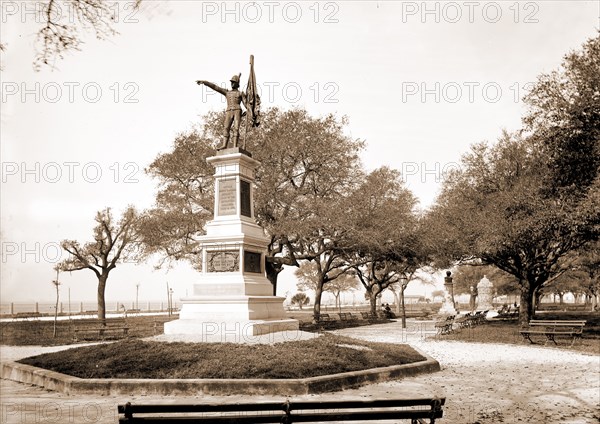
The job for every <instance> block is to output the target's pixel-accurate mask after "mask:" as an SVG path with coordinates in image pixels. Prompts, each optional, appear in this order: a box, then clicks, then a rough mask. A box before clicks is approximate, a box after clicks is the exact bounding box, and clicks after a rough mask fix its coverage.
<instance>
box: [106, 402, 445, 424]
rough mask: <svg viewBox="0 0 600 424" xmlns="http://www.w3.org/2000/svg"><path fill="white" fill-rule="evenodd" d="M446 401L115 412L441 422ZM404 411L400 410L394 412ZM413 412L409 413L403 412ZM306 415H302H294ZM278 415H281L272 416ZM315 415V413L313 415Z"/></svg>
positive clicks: (122, 408) (124, 409)
mask: <svg viewBox="0 0 600 424" xmlns="http://www.w3.org/2000/svg"><path fill="white" fill-rule="evenodd" d="M445 402H446V398H422V399H384V400H370V401H298V402H290V401H286V402H264V403H259V402H256V403H228V404H223V403H206V404H163V405H156V404H150V405H132V404H131V403H127V404H126V405H119V406H118V407H117V410H118V412H119V414H123V415H124V418H120V419H119V422H120V423H126V422H128V419H131V418H133V414H179V413H205V412H213V413H214V412H223V413H224V412H227V413H231V412H239V413H240V414H236V415H234V416H231V415H230V416H227V417H222V418H216V417H189V419H190V421H192V420H194V421H212V422H227V420H229V421H230V422H240V423H241V422H248V423H252V422H274V423H280V422H285V421H282V416H288V417H289V418H290V421H289V422H293V418H294V416H304V417H310V418H311V420H310V421H306V420H305V419H303V420H302V421H303V422H317V421H333V420H334V418H335V420H354V421H355V420H361V421H371V420H373V419H380V420H383V419H393V418H396V419H407V418H441V417H442V415H443V411H442V406H443V405H444V404H445ZM363 408H365V409H366V408H369V410H368V411H357V409H363ZM397 408H404V409H397ZM406 408H413V409H406ZM306 410H308V411H310V412H309V413H304V414H303V413H302V412H298V411H306ZM274 411H280V412H281V415H279V414H274V413H273V412H274ZM317 411H318V412H317ZM248 412H254V413H257V412H269V414H266V415H260V417H261V420H260V421H258V420H257V417H258V416H257V415H251V414H247V415H246V414H244V413H248Z"/></svg>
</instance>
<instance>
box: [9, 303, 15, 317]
mask: <svg viewBox="0 0 600 424" xmlns="http://www.w3.org/2000/svg"><path fill="white" fill-rule="evenodd" d="M10 314H11V315H14V314H15V304H14V303H13V302H10Z"/></svg>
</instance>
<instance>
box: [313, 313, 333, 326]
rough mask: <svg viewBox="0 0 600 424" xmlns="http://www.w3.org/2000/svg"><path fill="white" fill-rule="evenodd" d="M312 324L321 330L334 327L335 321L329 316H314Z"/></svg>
mask: <svg viewBox="0 0 600 424" xmlns="http://www.w3.org/2000/svg"><path fill="white" fill-rule="evenodd" d="M314 322H315V323H316V324H317V325H319V326H321V327H323V328H331V327H334V326H335V325H336V323H337V320H336V319H335V318H334V317H332V316H331V315H329V314H315V315H314Z"/></svg>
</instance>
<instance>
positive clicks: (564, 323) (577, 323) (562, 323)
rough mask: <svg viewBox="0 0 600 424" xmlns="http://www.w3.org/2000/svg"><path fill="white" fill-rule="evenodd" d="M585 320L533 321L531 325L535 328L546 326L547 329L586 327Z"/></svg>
mask: <svg viewBox="0 0 600 424" xmlns="http://www.w3.org/2000/svg"><path fill="white" fill-rule="evenodd" d="M585 323H586V321H585V320H557V321H552V320H531V321H529V325H530V326H532V327H535V326H546V327H583V326H584V325H585Z"/></svg>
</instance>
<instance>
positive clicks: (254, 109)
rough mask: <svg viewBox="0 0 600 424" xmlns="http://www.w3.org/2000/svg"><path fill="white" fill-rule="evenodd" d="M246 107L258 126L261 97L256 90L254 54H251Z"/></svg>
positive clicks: (253, 121)
mask: <svg viewBox="0 0 600 424" xmlns="http://www.w3.org/2000/svg"><path fill="white" fill-rule="evenodd" d="M246 108H247V109H248V111H249V118H250V119H252V126H253V127H258V126H259V125H260V97H259V95H258V92H257V91H256V76H255V75H254V55H251V56H250V76H249V77H248V87H246Z"/></svg>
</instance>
